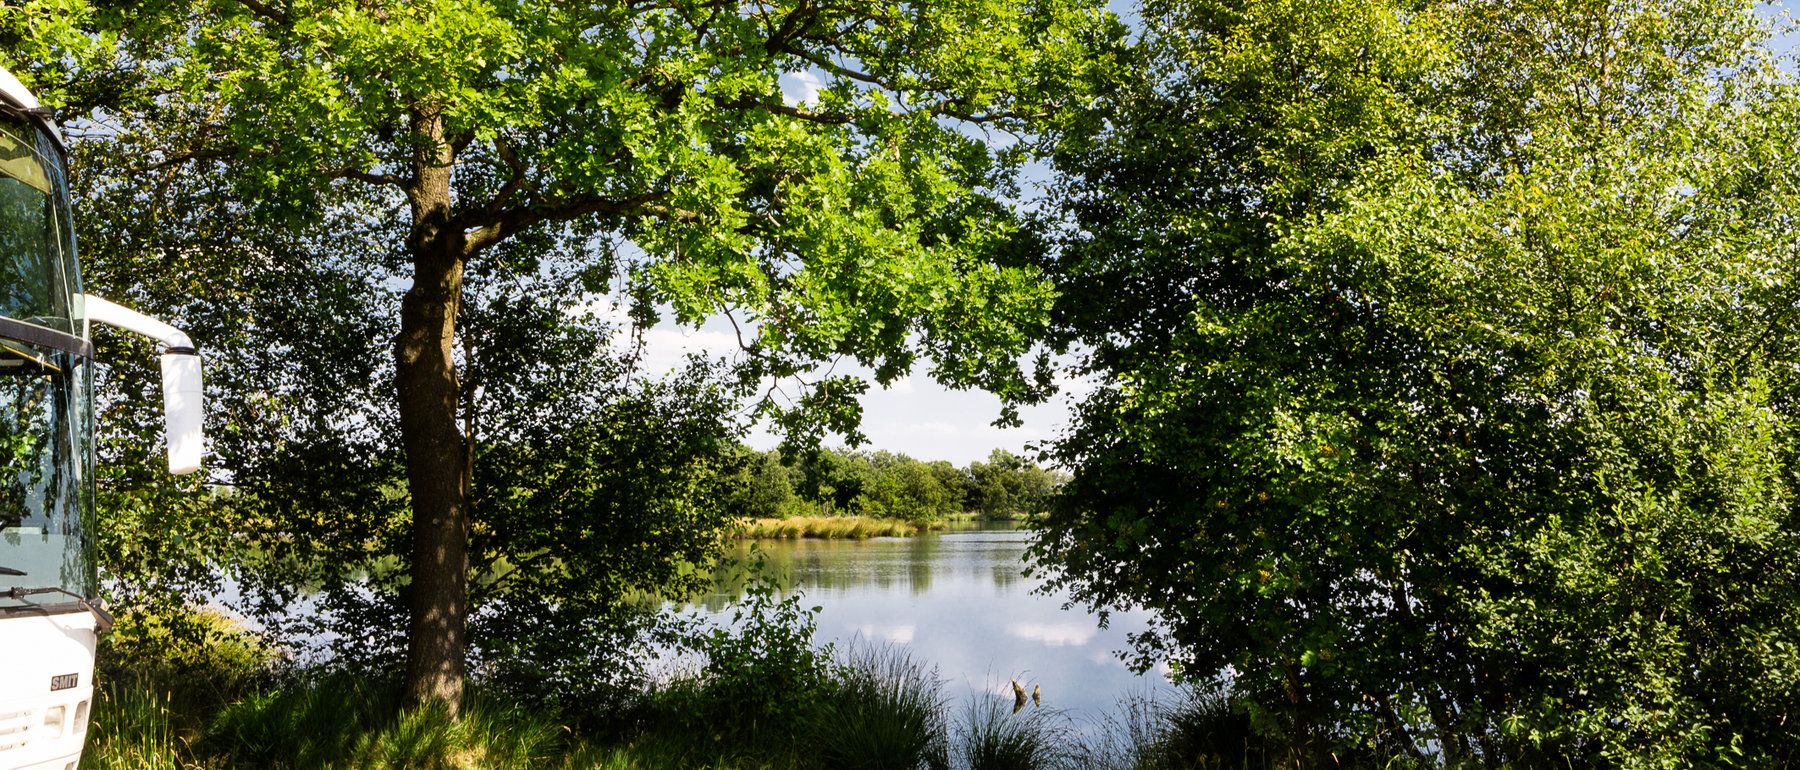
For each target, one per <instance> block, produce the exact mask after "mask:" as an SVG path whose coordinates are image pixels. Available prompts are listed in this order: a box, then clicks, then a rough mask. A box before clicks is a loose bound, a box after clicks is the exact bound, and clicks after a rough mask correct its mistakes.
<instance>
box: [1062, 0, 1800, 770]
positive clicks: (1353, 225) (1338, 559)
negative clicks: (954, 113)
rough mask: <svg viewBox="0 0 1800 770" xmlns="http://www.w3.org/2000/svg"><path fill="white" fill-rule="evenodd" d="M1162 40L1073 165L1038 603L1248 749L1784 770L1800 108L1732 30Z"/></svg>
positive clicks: (1428, 22) (1580, 28)
mask: <svg viewBox="0 0 1800 770" xmlns="http://www.w3.org/2000/svg"><path fill="white" fill-rule="evenodd" d="M1145 18H1146V20H1147V25H1146V27H1147V29H1150V30H1152V31H1151V32H1150V33H1148V34H1147V36H1146V38H1145V41H1144V44H1143V46H1142V47H1141V49H1140V51H1141V54H1142V58H1141V60H1140V61H1139V62H1138V67H1139V68H1138V69H1137V70H1136V71H1135V72H1134V75H1133V76H1134V77H1136V78H1139V79H1137V80H1133V79H1131V78H1125V79H1124V80H1125V81H1126V82H1123V83H1122V84H1121V85H1120V86H1119V88H1118V89H1117V91H1116V92H1115V93H1114V95H1113V97H1112V98H1111V99H1109V100H1107V102H1106V103H1105V105H1104V106H1103V108H1101V109H1098V110H1095V111H1092V112H1090V113H1088V114H1087V115H1085V116H1083V117H1080V118H1077V119H1074V120H1072V121H1071V122H1069V123H1067V124H1065V126H1064V129H1065V130H1064V133H1063V135H1062V150H1061V151H1060V153H1059V155H1058V165H1059V167H1060V168H1061V169H1062V171H1063V173H1064V176H1063V178H1062V180H1063V181H1062V182H1061V183H1060V184H1061V187H1060V189H1059V190H1058V193H1059V196H1058V197H1059V198H1060V199H1061V200H1064V201H1066V205H1065V206H1064V208H1063V210H1062V214H1063V215H1064V216H1066V217H1067V223H1068V225H1069V230H1068V231H1069V233H1070V236H1069V239H1068V240H1067V242H1066V244H1065V247H1064V249H1063V251H1062V253H1061V255H1060V257H1059V258H1058V259H1057V261H1056V262H1055V263H1054V264H1053V265H1051V269H1052V271H1053V272H1054V273H1055V274H1056V275H1057V276H1058V280H1059V282H1060V283H1061V287H1062V290H1063V291H1062V300H1061V301H1060V303H1059V305H1058V307H1057V309H1056V311H1055V315H1056V317H1057V326H1058V328H1059V329H1060V334H1059V336H1060V339H1061V341H1062V342H1063V343H1066V344H1072V345H1080V346H1082V348H1083V349H1085V350H1086V351H1087V353H1086V357H1085V359H1084V364H1083V368H1084V369H1085V370H1086V371H1087V372H1088V373H1089V374H1091V375H1092V376H1094V377H1095V378H1096V380H1097V381H1098V382H1099V383H1100V384H1101V387H1099V388H1098V390H1097V391H1096V392H1095V394H1094V395H1093V396H1092V397H1090V398H1088V399H1087V400H1086V401H1085V403H1083V404H1082V405H1081V407H1080V409H1079V412H1078V416H1077V422H1076V425H1075V427H1074V429H1073V430H1072V431H1071V433H1070V434H1069V435H1068V436H1067V437H1065V439H1064V440H1063V441H1062V442H1061V443H1060V444H1059V445H1058V446H1057V447H1056V448H1055V449H1054V450H1053V451H1052V452H1051V455H1052V457H1053V458H1054V459H1055V460H1056V461H1057V462H1058V464H1060V465H1062V466H1063V467H1067V468H1071V469H1073V471H1074V477H1073V479H1072V481H1071V482H1070V484H1069V485H1068V486H1067V487H1066V488H1065V495H1064V497H1063V502H1062V504H1061V505H1059V506H1058V507H1057V508H1056V509H1055V511H1054V512H1053V513H1052V514H1051V515H1050V516H1049V517H1048V519H1047V527H1046V528H1045V529H1044V530H1043V531H1042V532H1041V534H1040V536H1039V539H1038V541H1037V544H1036V556H1037V559H1038V561H1039V563H1040V564H1041V565H1043V566H1045V567H1054V568H1056V569H1057V570H1061V572H1060V573H1058V572H1052V575H1053V577H1054V578H1055V580H1056V581H1057V582H1059V583H1060V584H1061V585H1065V586H1068V587H1070V588H1072V589H1073V590H1074V591H1075V593H1076V595H1077V596H1078V597H1080V599H1082V600H1084V601H1086V602H1088V603H1090V604H1092V605H1094V606H1097V607H1113V606H1127V605H1142V606H1147V607H1149V608H1152V609H1154V610H1156V611H1157V613H1158V617H1159V619H1160V623H1159V626H1158V627H1157V629H1155V631H1154V632H1153V633H1150V634H1146V635H1144V636H1143V637H1141V638H1139V639H1137V640H1136V642H1137V647H1136V655H1135V660H1136V662H1137V663H1138V664H1139V665H1140V666H1147V665H1150V664H1151V663H1153V662H1156V661H1159V660H1163V659H1165V658H1168V659H1171V660H1173V661H1174V662H1175V663H1177V664H1178V665H1179V667H1180V671H1181V672H1182V673H1183V674H1184V675H1185V676H1186V677H1187V678H1189V679H1190V680H1193V681H1198V682H1204V681H1214V680H1215V677H1219V676H1220V672H1221V671H1223V672H1226V674H1225V678H1224V679H1223V680H1217V681H1223V682H1226V683H1228V684H1229V686H1230V687H1231V688H1232V689H1234V690H1236V691H1237V692H1238V693H1239V694H1241V695H1242V696H1244V697H1245V698H1246V699H1247V701H1248V703H1250V704H1251V711H1252V715H1253V716H1254V717H1255V720H1256V723H1257V724H1258V725H1259V727H1260V729H1262V730H1263V731H1265V732H1287V733H1288V734H1290V735H1291V736H1295V737H1296V740H1300V739H1304V738H1305V737H1307V736H1319V737H1323V738H1330V739H1334V740H1335V739H1338V738H1344V739H1346V740H1351V741H1352V742H1356V743H1362V744H1364V745H1365V746H1374V747H1376V748H1380V749H1383V750H1384V751H1390V752H1392V753H1394V754H1398V755H1402V756H1413V757H1416V758H1419V759H1421V760H1423V759H1424V756H1425V754H1427V753H1434V754H1437V759H1438V761H1442V762H1446V763H1448V764H1451V765H1460V764H1484V765H1487V766H1499V765H1503V764H1524V765H1533V766H1535V765H1540V764H1551V763H1553V764H1558V765H1562V764H1571V765H1575V766H1643V767H1664V766H1690V765H1694V764H1708V763H1719V764H1731V763H1742V764H1745V765H1747V766H1759V765H1766V764H1768V763H1778V762H1781V761H1785V759H1786V757H1785V755H1784V754H1783V752H1784V751H1786V749H1784V748H1782V747H1784V746H1789V745H1793V743H1794V740H1795V737H1796V736H1795V734H1794V733H1793V730H1794V729H1795V728H1794V727H1793V725H1794V724H1797V723H1796V722H1795V721H1794V720H1793V719H1791V718H1790V717H1791V716H1792V715H1793V714H1794V713H1795V710H1796V708H1800V702H1796V701H1795V700H1794V698H1793V693H1795V692H1800V690H1797V689H1796V687H1795V685H1796V684H1797V683H1800V656H1796V654H1795V651H1796V650H1800V646H1796V645H1797V643H1800V639H1797V638H1796V636H1795V633H1794V632H1793V629H1794V628H1797V627H1800V625H1796V622H1797V621H1800V573H1796V571H1795V569H1794V565H1793V564H1792V559H1791V558H1789V557H1788V555H1789V554H1791V553H1793V550H1794V548H1795V547H1796V546H1797V545H1800V526H1797V522H1796V520H1795V518H1794V513H1793V499H1792V489H1793V476H1792V472H1791V468H1792V467H1794V466H1793V457H1794V449H1795V444H1794V436H1793V428H1794V425H1795V424H1796V423H1795V418H1796V416H1800V415H1796V414H1795V412H1794V409H1793V405H1794V403H1795V402H1794V400H1793V398H1792V392H1793V389H1794V387H1795V385H1796V383H1800V379H1796V377H1795V373H1796V368H1795V364H1796V359H1795V356H1794V350H1793V347H1792V344H1791V341H1792V339H1794V336H1793V332H1794V329H1793V323H1794V317H1793V313H1792V307H1793V305H1794V296H1795V295H1794V291H1795V288H1796V287H1797V286H1800V282H1797V281H1796V278H1800V276H1796V275H1795V273H1794V270H1793V267H1794V265H1795V264H1800V263H1797V262H1796V261H1795V260H1794V256H1795V249H1796V246H1797V245H1800V243H1797V241H1796V238H1795V230H1794V229H1793V226H1792V222H1791V218H1790V217H1789V215H1788V214H1787V212H1790V211H1792V210H1793V209H1794V203H1795V199H1794V195H1795V193H1796V191H1797V189H1800V188H1797V187H1796V184H1795V183H1796V182H1797V181H1800V179H1797V178H1796V177H1795V174H1794V169H1795V168H1796V164H1795V162H1794V161H1795V160H1796V158H1795V156H1794V152H1795V149H1794V148H1795V147H1797V146H1800V144H1796V143H1795V141H1794V140H1795V135H1794V127H1795V125H1796V123H1795V122H1794V120H1793V118H1794V116H1795V114H1796V112H1795V108H1796V106H1800V103H1797V102H1796V101H1795V99H1794V96H1795V94H1794V91H1793V86H1792V83H1791V81H1790V79H1789V78H1788V77H1787V76H1786V75H1783V74H1782V73H1781V71H1780V70H1779V69H1778V68H1777V67H1776V65H1775V62H1774V61H1773V59H1772V57H1771V55H1770V54H1769V53H1768V52H1767V51H1766V50H1765V49H1763V48H1762V47H1761V46H1760V41H1761V39H1762V33H1761V31H1760V28H1759V26H1758V22H1757V21H1756V19H1755V18H1754V17H1753V16H1751V15H1750V10H1749V9H1747V8H1745V7H1741V6H1739V5H1737V4H1732V3H1713V2H1706V1H1704V0H1695V1H1688V0H1683V1H1682V2H1673V3H1615V2H1600V1H1595V2H1586V1H1585V0H1583V1H1577V2H1567V3H1553V4H1542V3H1500V4H1496V3H1461V2H1433V3H1424V4H1418V3H1410V4H1402V3H1386V2H1380V1H1379V0H1366V1H1360V2H1312V1H1311V0H1285V1H1284V2H1274V3H1238V2H1228V1H1217V2H1216V1H1214V0H1177V1H1176V2H1152V3H1148V4H1146V6H1145ZM1058 575H1060V577H1058ZM1438 752H1441V753H1438Z"/></svg>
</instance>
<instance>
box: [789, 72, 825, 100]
mask: <svg viewBox="0 0 1800 770" xmlns="http://www.w3.org/2000/svg"><path fill="white" fill-rule="evenodd" d="M824 87H825V81H822V80H820V79H819V76H818V75H815V74H813V73H811V72H789V73H787V74H785V75H782V76H781V100H782V101H784V102H787V105H788V106H789V107H798V106H800V105H802V104H815V103H817V102H818V101H819V90H820V89H822V88H824Z"/></svg>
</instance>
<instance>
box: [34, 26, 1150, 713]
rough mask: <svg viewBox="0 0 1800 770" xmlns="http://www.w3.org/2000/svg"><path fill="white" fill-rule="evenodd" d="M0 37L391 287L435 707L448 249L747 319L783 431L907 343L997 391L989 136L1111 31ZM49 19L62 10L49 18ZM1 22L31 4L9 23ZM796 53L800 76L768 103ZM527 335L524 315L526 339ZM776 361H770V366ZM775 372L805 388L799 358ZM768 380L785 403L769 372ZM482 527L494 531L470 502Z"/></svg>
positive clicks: (460, 535)
mask: <svg viewBox="0 0 1800 770" xmlns="http://www.w3.org/2000/svg"><path fill="white" fill-rule="evenodd" d="M9 13H11V14H13V15H14V17H13V18H14V24H13V29H14V30H15V35H16V39H19V40H21V41H23V42H21V44H20V45H19V46H17V47H14V48H12V49H10V50H9V53H8V62H7V63H8V65H9V66H12V67H14V68H15V72H20V73H21V74H22V76H24V77H26V78H28V79H30V80H32V81H33V84H34V85H36V86H37V87H38V88H39V89H40V91H41V92H42V93H43V94H44V95H45V97H46V98H47V99H54V100H55V102H54V103H56V104H58V105H59V106H61V107H62V108H63V109H64V110H65V115H73V116H85V117H87V118H89V119H91V120H92V121H93V124H94V125H96V126H99V127H100V128H98V129H97V130H95V131H91V132H88V133H89V134H90V135H91V139H92V141H95V142H116V143H118V145H119V146H121V147H125V148H129V152H131V153H132V154H134V155H135V156H136V158H137V159H138V160H139V163H138V164H137V166H136V168H135V169H134V170H135V171H136V173H137V176H135V177H134V178H135V179H137V180H138V181H139V183H141V184H145V185H150V184H154V183H155V179H156V178H157V177H156V175H157V174H158V173H159V172H162V171H165V170H167V169H171V168H177V167H192V168H199V169H204V173H205V174H207V175H209V176H210V177H213V178H216V179H218V180H219V182H220V184H222V185H224V186H226V187H228V188H229V189H230V190H232V192H233V197H234V200H235V201H236V203H237V204H238V205H239V206H241V207H242V209H243V211H244V213H245V214H246V215H247V216H255V217H258V218H259V220H258V221H260V222H262V223H264V224H265V225H266V226H269V227H280V226H283V223H284V222H286V223H295V222H319V221H323V220H325V219H328V218H330V217H333V216H337V215H340V214H341V213H342V212H345V211H355V212H360V215H361V216H362V217H364V218H366V219H369V220H376V221H380V222H386V223H391V224H392V231H393V236H392V238H391V239H390V240H383V241H371V242H369V243H368V250H367V254H368V258H369V259H370V260H372V261H375V262H377V263H382V262H383V261H384V260H387V261H388V266H389V267H391V268H392V269H394V271H395V273H396V275H397V276H398V277H399V281H400V283H401V285H404V286H405V287H406V288H405V292H404V295H403V297H402V298H401V301H400V302H399V308H398V323H397V328H396V329H395V336H394V338H393V340H392V346H391V350H392V356H393V369H392V376H393V379H394V391H393V392H394V401H393V404H394V410H393V412H392V413H391V417H392V419H393V421H394V422H393V426H394V427H395V428H397V430H396V432H397V434H398V437H399V439H400V444H401V450H402V453H403V458H404V470H405V478H406V485H405V486H406V503H407V508H408V509H409V511H410V515H411V526H410V537H411V538H412V541H413V544H412V546H411V549H410V554H409V558H408V571H409V576H408V577H409V580H410V585H409V589H408V595H409V596H410V602H411V621H410V623H411V625H410V629H409V632H408V640H409V648H408V649H409V657H408V674H407V681H408V688H409V693H410V695H411V697H412V698H413V699H414V700H415V701H439V702H443V703H445V704H446V705H448V706H449V707H451V708H452V709H454V707H455V704H456V702H457V701H458V699H459V697H460V693H461V687H462V682H463V678H464V652H465V648H466V645H467V640H466V636H465V631H466V629H465V622H466V618H467V616H468V605H467V599H468V595H469V580H470V571H471V570H470V555H469V547H470V543H471V538H472V537H474V536H476V535H477V534H479V533H478V532H477V529H478V522H477V521H476V520H475V518H474V514H473V513H472V512H471V510H470V507H469V501H470V500H471V496H472V494H474V493H473V491H472V485H473V484H475V483H477V482H478V481H479V478H480V474H479V472H478V469H477V468H475V467H473V465H472V463H471V455H472V452H471V441H470V436H469V433H468V426H467V425H466V424H465V423H464V422H463V421H462V420H461V418H462V417H463V416H464V408H463V407H464V402H465V399H466V398H467V396H468V393H469V388H468V387H467V386H468V383H467V382H466V380H465V378H466V377H467V372H465V371H464V369H463V364H464V362H462V361H460V360H459V339H460V338H461V337H460V335H461V332H462V330H463V324H465V323H466V320H465V319H466V318H467V317H468V313H469V308H468V307H467V306H466V305H465V294H466V292H467V289H468V282H469V281H470V280H471V277H472V276H477V275H486V276H504V277H505V278H506V279H507V280H515V281H519V282H525V283H528V282H530V281H531V280H532V279H533V278H534V276H535V275H536V273H537V272H538V269H539V267H540V264H541V262H542V261H543V260H546V259H548V256H549V255H574V263H575V264H577V265H580V266H584V267H585V269H576V270H573V271H572V275H573V276H574V277H575V278H576V279H577V280H575V281H574V282H573V284H570V285H564V286H561V287H559V288H560V290H564V291H575V290H579V291H581V292H585V293H586V294H587V295H589V296H590V297H591V296H593V295H598V294H600V293H603V292H607V291H609V290H611V291H614V292H621V291H625V288H626V287H629V291H628V292H626V293H627V294H628V296H627V298H626V299H627V301H626V302H625V304H626V306H627V307H628V308H629V310H630V312H631V313H632V314H633V315H634V317H635V318H636V319H637V320H638V321H639V322H640V323H648V322H650V321H652V320H654V318H655V316H656V315H657V313H658V311H659V309H662V308H667V309H669V312H671V313H672V315H673V317H674V318H675V319H676V320H679V321H682V322H688V323H696V322H698V321H700V320H701V319H703V318H705V317H707V316H709V315H713V314H721V313H722V314H727V315H729V316H730V317H731V318H732V320H733V321H734V323H738V324H739V328H740V331H741V335H740V342H741V344H742V347H743V348H744V352H745V357H744V360H745V362H746V363H745V366H744V367H743V368H742V370H741V378H740V380H739V382H740V383H741V384H742V385H743V386H744V387H745V388H746V389H749V388H753V387H755V388H760V387H761V384H762V383H764V382H766V381H770V380H772V381H774V382H776V383H777V386H775V387H773V388H770V389H768V390H766V391H764V390H759V391H758V392H759V394H760V396H761V397H760V399H759V401H758V403H759V405H760V406H759V409H760V410H761V412H762V413H763V414H766V415H768V416H769V417H771V418H773V419H774V420H776V421H777V422H778V423H779V424H781V425H782V426H783V427H785V428H786V429H787V430H789V431H790V432H791V433H792V434H794V435H796V436H798V437H801V438H806V437H816V436H817V435H819V434H820V433H821V432H823V431H826V430H836V431H841V432H843V431H853V430H854V421H855V418H856V415H857V412H856V409H855V406H854V396H855V395H856V394H857V393H858V392H860V391H861V389H862V388H863V387H865V386H866V384H865V383H863V382H860V381H858V380H855V379H854V378H850V377H846V376H841V375H828V376H823V377H820V378H817V379H814V380H808V378H809V377H810V376H811V375H810V374H809V373H810V372H812V371H814V370H815V368H817V367H819V366H821V365H825V364H830V363H833V362H835V361H838V360H840V359H853V360H855V361H857V362H859V363H861V364H863V365H865V366H867V367H868V368H869V369H870V370H871V371H873V372H874V379H875V380H876V381H877V382H882V383H885V382H888V381H891V380H892V379H893V378H895V377H897V376H899V375H901V374H904V373H905V372H907V371H908V370H909V369H910V368H911V367H912V365H913V364H914V362H915V360H917V359H918V358H919V357H920V356H922V355H923V356H927V357H929V358H930V359H931V360H932V361H933V362H934V369H933V371H934V374H936V375H937V376H939V377H940V378H941V379H943V380H944V381H946V382H949V383H951V384H954V385H958V386H970V385H981V386H985V387H990V388H994V389H996V390H1000V391H1003V392H1012V393H1019V392H1023V391H1026V390H1028V389H1031V388H1035V387H1038V384H1037V383H1036V382H1034V381H1033V380H1032V379H1030V378H1028V377H1027V376H1026V373H1025V372H1023V371H1022V370H1021V368H1020V366H1019V364H1018V363H1017V360H1018V355H1019V354H1020V353H1021V352H1023V350H1024V349H1025V347H1026V346H1027V344H1028V340H1027V339H1026V337H1025V335H1024V333H1023V331H1022V329H1024V328H1025V327H1026V326H1028V325H1029V324H1030V323H1031V322H1033V321H1035V320H1036V319H1038V318H1040V317H1041V315H1042V313H1043V311H1044V308H1045V307H1046V305H1047V303H1048V300H1049V296H1050V294H1049V289H1048V287H1046V286H1045V285H1043V284H1042V282H1041V281H1039V280H1038V279H1037V277H1036V275H1035V274H1034V273H1033V272H1032V271H1030V270H1028V269H1022V268H1018V267H1006V266H1003V263H1005V262H1006V260H1003V259H1001V258H1002V257H1004V256H1006V255H1007V253H1008V252H1009V250H1012V249H1014V248H1016V247H1017V244H1018V239H1017V238H1016V237H1015V236H1016V234H1017V226H1016V225H1015V223H1014V221H1013V217H1012V216H1011V214H1010V213H1009V210H1008V207H1007V206H1006V205H1005V203H1004V200H1005V199H1006V198H1007V197H1008V196H1009V195H1011V194H1012V192H1013V182H1012V174H1013V171H1014V170H1015V168H1016V166H1017V165H1018V163H1019V161H1020V160H1021V159H1022V158H1023V157H1025V155H1026V151H1025V147H1024V145H1020V144H1012V145H1010V146H1009V145H1007V143H1006V142H1004V141H993V140H994V139H995V138H999V139H1006V138H1007V137H1012V136H1016V135H1018V134H1020V133H1024V132H1028V131H1029V130H1030V128H1031V126H1032V122H1033V121H1034V120H1037V119H1039V118H1040V117H1042V116H1044V115H1047V114H1049V113H1051V112H1053V111H1055V110H1057V109H1059V108H1060V107H1062V106H1063V104H1064V103H1065V102H1066V101H1067V100H1069V99H1071V98H1073V96H1074V95H1076V94H1078V93H1079V89H1077V88H1072V87H1071V86H1070V84H1073V83H1078V82H1080V80H1081V75H1082V72H1083V71H1084V69H1086V68H1089V67H1092V66H1094V65H1093V62H1092V61H1091V60H1090V59H1089V57H1087V56H1086V55H1085V52H1086V51H1087V50H1088V49H1089V48H1090V47H1092V46H1094V45H1097V44H1103V43H1105V41H1106V40H1108V39H1110V38H1109V36H1111V35H1113V34H1114V32H1113V30H1112V26H1113V25H1112V24H1111V23H1110V22H1107V21H1106V19H1105V17H1104V16H1103V15H1102V14H1100V13H1098V12H1097V11H1094V10H1091V9H1085V8H1082V7H1081V6H1079V5H1078V4H1076V3H1072V2H1067V1H1066V0H1030V1H1026V2H1020V1H1018V0H945V1H944V2H929V3H911V4H903V3H853V4H836V3H822V2H815V1H814V0H775V1H773V2H764V1H763V0H750V1H748V2H733V3H720V2H707V1H701V2H688V1H686V0H675V1H674V2H648V3H585V2H565V1H563V0H429V1H427V2H410V3H401V2H385V1H383V0H264V1H262V2H256V1H253V0H240V1H235V2H227V1H224V0H153V1H152V2H132V3H120V2H108V1H106V0H92V1H91V2H87V3H80V2H50V1H48V0H46V1H45V2H32V3H26V4H25V5H24V7H23V8H22V9H9ZM52 22H54V23H52ZM18 30H23V31H18ZM787 73H802V74H803V77H804V78H805V79H811V80H812V81H814V82H816V83H818V84H819V86H818V89H817V91H816V93H808V94H805V95H804V98H799V99H794V98H789V97H788V95H787V94H785V93H784V92H783V90H782V88H781V78H782V77H783V75H784V74H787ZM525 343H526V344H530V340H529V339H527V340H525ZM783 383H785V385H783ZM796 383H797V384H796ZM784 399H785V400H784ZM482 526H504V523H503V522H490V523H488V524H485V525H482Z"/></svg>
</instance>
